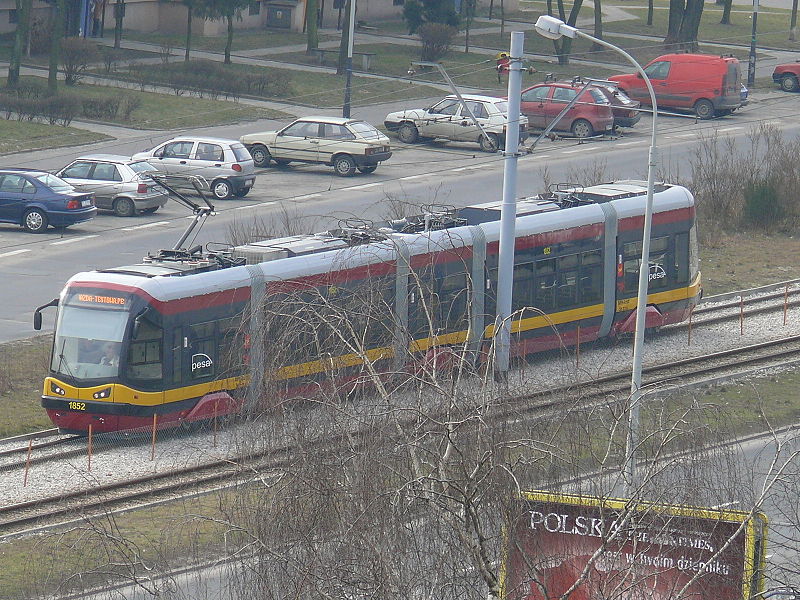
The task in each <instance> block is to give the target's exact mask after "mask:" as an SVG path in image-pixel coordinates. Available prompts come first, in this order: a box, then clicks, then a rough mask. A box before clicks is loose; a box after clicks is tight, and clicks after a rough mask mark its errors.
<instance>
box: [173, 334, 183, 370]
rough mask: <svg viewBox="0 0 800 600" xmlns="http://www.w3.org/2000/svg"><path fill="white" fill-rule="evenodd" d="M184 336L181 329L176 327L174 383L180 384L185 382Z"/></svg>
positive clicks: (174, 337) (174, 336)
mask: <svg viewBox="0 0 800 600" xmlns="http://www.w3.org/2000/svg"><path fill="white" fill-rule="evenodd" d="M182 357H183V334H182V333H181V328H180V327H176V328H175V331H173V333H172V381H173V383H176V384H180V383H182V382H183V370H182V365H183V361H182V360H181V359H182Z"/></svg>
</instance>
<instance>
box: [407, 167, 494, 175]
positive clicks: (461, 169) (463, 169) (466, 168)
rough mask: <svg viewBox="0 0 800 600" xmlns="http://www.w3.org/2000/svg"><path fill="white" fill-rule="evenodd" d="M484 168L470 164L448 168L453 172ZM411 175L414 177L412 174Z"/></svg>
mask: <svg viewBox="0 0 800 600" xmlns="http://www.w3.org/2000/svg"><path fill="white" fill-rule="evenodd" d="M481 168H484V165H470V166H468V167H460V168H458V169H450V170H451V171H453V173H460V172H461V171H471V170H472V169H481ZM412 177H414V176H413V175H412Z"/></svg>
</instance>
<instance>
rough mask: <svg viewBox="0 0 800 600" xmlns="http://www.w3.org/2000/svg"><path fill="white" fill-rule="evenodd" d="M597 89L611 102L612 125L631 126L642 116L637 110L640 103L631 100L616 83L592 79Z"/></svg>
mask: <svg viewBox="0 0 800 600" xmlns="http://www.w3.org/2000/svg"><path fill="white" fill-rule="evenodd" d="M592 85H594V86H595V87H596V88H597V89H598V90H600V91H601V92H603V94H605V96H606V98H608V101H609V102H610V103H611V112H613V113H614V127H615V128H616V127H633V126H634V125H636V124H637V123H638V122H639V120H640V119H641V118H642V113H641V112H640V111H639V108H641V106H642V103H641V102H639V101H638V100H631V98H629V97H628V95H627V94H626V93H625V92H623V91H622V90H620V89H618V88H617V84H616V83H613V82H610V81H609V82H605V81H593V82H592Z"/></svg>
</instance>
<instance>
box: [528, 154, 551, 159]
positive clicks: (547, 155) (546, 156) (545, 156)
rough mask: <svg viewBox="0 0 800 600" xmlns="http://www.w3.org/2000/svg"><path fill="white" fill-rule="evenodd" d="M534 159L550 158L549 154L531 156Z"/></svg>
mask: <svg viewBox="0 0 800 600" xmlns="http://www.w3.org/2000/svg"><path fill="white" fill-rule="evenodd" d="M531 156H533V157H534V158H550V155H549V154H531Z"/></svg>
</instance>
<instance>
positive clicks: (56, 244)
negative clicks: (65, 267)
mask: <svg viewBox="0 0 800 600" xmlns="http://www.w3.org/2000/svg"><path fill="white" fill-rule="evenodd" d="M96 237H100V236H97V235H82V236H81V237H76V238H70V239H68V240H61V241H59V242H51V243H50V245H51V246H63V245H64V244H74V243H75V242H82V241H83V240H90V239H92V238H96Z"/></svg>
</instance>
